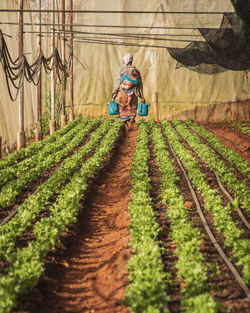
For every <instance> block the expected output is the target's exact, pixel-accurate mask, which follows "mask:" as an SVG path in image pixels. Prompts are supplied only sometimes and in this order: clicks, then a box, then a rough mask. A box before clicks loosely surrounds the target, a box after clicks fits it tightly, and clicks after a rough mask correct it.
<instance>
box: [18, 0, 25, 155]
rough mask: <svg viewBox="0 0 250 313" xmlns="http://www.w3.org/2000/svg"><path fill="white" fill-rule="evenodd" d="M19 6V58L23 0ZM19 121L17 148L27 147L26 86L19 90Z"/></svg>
mask: <svg viewBox="0 0 250 313" xmlns="http://www.w3.org/2000/svg"><path fill="white" fill-rule="evenodd" d="M18 7H19V10H20V11H19V27H18V52H19V59H21V58H22V57H23V0H18ZM18 122H19V130H18V132H17V150H20V149H22V148H23V147H25V133H24V86H23V85H22V87H21V88H20V90H19V98H18Z"/></svg>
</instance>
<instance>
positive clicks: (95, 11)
mask: <svg viewBox="0 0 250 313" xmlns="http://www.w3.org/2000/svg"><path fill="white" fill-rule="evenodd" d="M21 11H22V12H23V13H40V12H42V13H54V12H55V13H78V14H91V13H94V14H96V13H99V14H185V15H186V14H187V15H189V14H191V15H192V14H195V15H200V14H202V15H221V14H227V13H233V12H232V11H231V12H228V11H214V12H211V11H123V10H120V11H118V10H115V11H114V10H108V11H107V10H47V9H43V10H38V9H34V10H31V9H23V10H20V9H0V13H5V12H11V13H18V12H21Z"/></svg>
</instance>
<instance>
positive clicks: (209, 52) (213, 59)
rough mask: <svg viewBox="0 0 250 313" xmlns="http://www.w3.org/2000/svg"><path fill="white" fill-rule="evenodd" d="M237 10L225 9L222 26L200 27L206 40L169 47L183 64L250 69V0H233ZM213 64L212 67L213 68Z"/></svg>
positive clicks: (207, 69)
mask: <svg viewBox="0 0 250 313" xmlns="http://www.w3.org/2000/svg"><path fill="white" fill-rule="evenodd" d="M232 2H233V4H234V6H235V10H236V13H225V14H224V15H223V19H222V23H221V26H220V28H199V31H200V33H201V35H202V36H203V38H204V39H205V41H200V42H199V41H196V42H191V43H190V44H189V45H187V46H186V47H185V48H168V51H169V53H170V55H171V56H172V57H173V58H174V59H176V60H177V61H178V63H181V64H182V65H183V66H186V67H192V68H191V69H193V70H195V67H196V68H197V71H201V70H200V69H201V67H200V66H199V65H201V64H204V65H205V64H206V65H207V66H204V65H203V67H202V68H203V71H204V72H206V73H212V71H211V65H217V66H219V67H222V68H224V69H228V70H233V71H244V70H249V69H250V10H249V9H250V0H244V1H241V0H238V1H236V0H232ZM209 68H210V70H209Z"/></svg>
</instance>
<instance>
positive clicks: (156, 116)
mask: <svg viewBox="0 0 250 313" xmlns="http://www.w3.org/2000/svg"><path fill="white" fill-rule="evenodd" d="M155 121H156V122H160V119H159V106H158V92H156V93H155Z"/></svg>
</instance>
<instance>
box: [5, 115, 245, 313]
mask: <svg viewBox="0 0 250 313" xmlns="http://www.w3.org/2000/svg"><path fill="white" fill-rule="evenodd" d="M98 125H100V126H99V127H98V128H97V130H96V131H94V132H92V134H91V136H90V139H89V141H87V142H86V143H85V144H84V145H83V146H82V147H81V148H80V149H79V150H78V151H77V152H76V153H75V154H73V155H72V156H70V157H68V158H66V159H65V160H64V161H63V162H62V166H61V167H59V169H58V170H57V171H55V172H54V174H53V175H52V176H51V177H50V178H49V179H48V180H47V181H46V182H45V183H44V184H42V185H41V186H40V187H38V189H37V191H36V193H34V194H33V195H31V196H29V197H28V198H27V199H26V200H25V201H24V203H23V204H22V205H21V206H20V207H19V210H18V213H17V214H16V215H15V216H14V218H13V219H12V220H11V221H9V222H8V223H6V224H5V225H3V226H2V227H1V228H0V259H2V260H7V261H9V262H10V264H11V265H10V266H9V267H8V268H7V271H6V273H5V274H4V275H3V276H1V277H0V311H1V312H3V313H5V312H9V311H10V310H11V309H12V308H13V307H14V306H15V304H16V300H17V298H18V297H19V296H20V295H21V294H22V293H24V292H26V291H27V290H29V289H30V288H32V287H33V286H35V285H36V284H37V282H38V280H39V278H40V276H41V275H42V273H43V271H44V257H45V256H46V254H47V253H48V251H49V250H51V249H53V248H54V247H55V244H56V242H57V241H58V240H59V238H60V235H61V233H62V231H64V230H66V229H67V226H68V225H69V224H70V223H72V222H74V221H76V219H77V210H78V207H79V201H80V200H81V199H82V197H83V196H84V193H85V191H86V189H87V186H88V181H89V179H90V178H91V177H93V176H94V175H95V173H96V171H97V170H98V168H99V167H100V166H101V164H102V163H103V162H104V161H105V158H106V156H107V155H108V153H109V152H110V151H111V149H112V148H113V146H114V144H115V141H116V139H117V138H118V135H119V132H120V129H121V123H120V122H119V121H114V120H113V119H109V120H105V121H104V120H101V119H88V120H84V121H81V122H80V121H74V122H72V123H70V124H68V125H67V126H66V127H65V128H63V129H62V130H60V131H59V132H56V133H55V134H54V135H53V136H51V137H48V138H47V139H45V141H46V143H45V144H44V143H43V142H44V141H42V142H41V143H37V146H36V144H33V146H32V147H31V146H30V147H27V148H25V149H23V150H25V151H26V152H16V153H14V154H13V155H11V156H10V159H9V161H8V159H6V160H2V161H1V162H0V173H5V175H9V179H8V180H7V181H5V183H6V184H5V183H4V184H3V188H2V191H1V193H0V203H1V206H2V207H4V206H6V205H9V204H10V203H14V202H15V199H16V196H17V195H18V194H19V193H21V191H22V190H23V189H22V188H24V187H25V184H27V183H28V182H31V181H33V180H35V179H36V177H39V175H41V173H42V172H43V171H44V170H46V169H48V168H50V167H52V166H53V164H55V163H56V162H58V161H60V160H61V159H62V158H64V157H65V156H67V155H68V154H69V153H70V152H71V151H73V149H74V148H75V147H77V146H78V145H79V144H80V142H82V141H83V140H84V138H86V136H87V135H88V134H89V133H90V132H91V131H93V129H94V128H95V127H97V126H98ZM186 125H188V126H189V127H190V128H192V129H193V130H194V131H195V132H197V133H198V134H199V135H200V136H203V137H204V138H205V139H206V140H207V141H208V142H209V144H210V145H211V146H212V147H214V149H216V150H217V151H219V152H220V153H221V154H223V155H224V156H225V157H226V158H227V159H228V160H229V162H231V163H232V165H235V166H237V167H238V169H239V170H240V171H242V173H243V174H245V175H246V177H248V175H249V171H248V168H247V167H246V165H245V163H244V160H242V159H240V158H239V156H238V161H239V160H240V162H238V163H237V162H236V158H237V155H236V154H235V153H234V151H230V149H228V148H225V147H224V146H223V145H222V144H221V142H220V141H218V140H217V139H216V138H215V137H214V136H213V135H211V136H210V133H209V132H207V131H206V130H205V129H204V128H203V127H200V126H199V125H197V124H195V123H194V122H193V121H191V120H189V121H187V123H186ZM138 126H139V133H138V138H137V145H136V150H135V153H134V156H133V165H132V168H131V177H132V191H131V202H130V204H129V217H130V234H131V243H130V244H131V246H132V248H133V253H132V256H131V259H130V261H129V263H128V270H129V273H130V274H129V280H130V284H129V286H128V288H127V290H126V297H125V300H124V304H125V305H127V306H130V307H131V311H132V312H136V313H141V312H143V313H145V312H152V313H158V312H159V313H162V312H168V308H167V303H168V301H169V300H170V295H169V294H168V289H169V286H170V285H171V284H172V283H173V282H172V281H171V280H172V278H171V275H170V274H168V273H166V272H165V271H164V265H163V262H162V258H161V253H162V252H163V248H162V247H161V248H160V246H159V239H158V238H159V232H160V230H161V228H160V226H159V225H158V223H157V220H156V213H155V211H154V206H153V203H152V199H151V196H150V193H151V188H152V187H151V179H150V175H149V165H148V164H149V158H150V152H149V148H148V145H149V140H150V136H151V138H152V142H153V147H154V151H155V155H156V161H157V164H158V166H159V171H160V176H161V198H162V202H163V203H164V204H165V205H166V207H167V212H166V214H168V217H169V218H170V220H171V226H170V227H171V233H170V234H171V239H172V241H173V242H174V243H175V244H176V251H175V254H176V256H177V259H178V261H177V264H176V268H177V270H178V273H177V275H178V277H180V278H181V279H182V286H184V287H183V288H182V289H181V293H182V298H181V306H182V310H183V311H186V312H194V313H195V312H200V309H201V308H203V309H204V312H209V313H210V312H211V313H213V312H218V310H219V308H220V304H219V303H218V301H217V300H216V299H215V298H214V297H213V296H212V295H211V293H210V290H209V287H208V271H209V268H210V265H209V264H206V263H205V262H204V256H203V255H202V253H201V251H200V246H201V243H202V242H203V239H202V236H201V233H200V230H199V229H197V228H196V227H195V225H194V224H193V222H192V220H191V219H190V216H189V214H188V209H187V207H186V206H185V205H184V198H183V195H182V193H181V191H180V190H179V187H178V180H179V177H178V175H177V172H176V170H175V168H174V165H173V160H171V158H170V155H169V152H168V148H167V143H166V139H165V138H164V136H163V134H162V130H164V132H165V134H166V136H167V138H168V140H169V143H170V144H171V146H172V148H173V149H174V152H175V154H176V155H178V156H179V158H180V159H181V161H182V163H183V164H184V166H185V168H186V169H187V171H188V176H189V178H190V179H191V181H192V184H193V186H194V187H195V188H196V189H197V190H198V191H199V192H200V193H201V195H202V197H203V199H204V202H205V207H206V209H207V210H210V211H211V213H212V214H213V221H214V226H215V227H216V228H217V230H218V231H219V232H221V233H223V235H224V236H225V244H226V245H227V246H230V247H231V249H232V251H233V253H234V255H235V256H236V257H237V259H238V264H239V265H242V267H243V271H242V272H243V279H244V281H245V283H250V245H249V240H247V239H244V232H243V231H241V230H239V229H238V227H237V224H236V223H235V221H234V220H233V219H232V217H231V211H232V210H233V209H234V206H232V205H230V204H228V205H227V206H226V207H225V206H223V203H222V199H221V197H220V196H219V195H218V194H217V192H216V191H215V190H213V189H211V188H210V186H209V184H208V183H207V180H206V176H205V175H204V174H203V173H202V172H201V170H200V168H199V164H198V162H197V160H196V159H195V158H194V157H193V156H192V155H191V153H189V152H188V151H187V150H186V148H185V146H184V145H183V144H181V143H180V135H181V136H182V137H183V138H185V140H187V142H188V143H189V144H190V145H191V146H192V147H193V148H194V149H195V151H196V152H197V153H198V154H199V156H200V157H201V158H203V159H204V161H205V162H206V163H207V164H208V165H209V166H210V167H211V169H213V170H216V172H217V173H218V174H219V175H220V177H221V179H222V181H224V182H225V183H226V184H227V185H228V186H230V188H231V189H232V190H233V192H234V194H235V197H237V199H239V201H238V202H239V203H240V204H241V205H242V206H244V207H245V208H246V209H247V205H248V203H249V202H248V201H249V198H250V197H248V190H247V189H246V188H245V186H246V182H245V181H242V182H239V181H238V180H237V178H236V176H235V174H234V172H233V171H232V170H230V169H229V168H228V167H227V166H226V165H225V164H224V162H222V161H221V160H219V159H218V157H217V156H216V155H215V153H214V151H213V149H209V148H208V147H207V146H206V145H204V144H202V143H201V142H200V140H199V139H198V137H197V136H196V135H193V133H191V132H190V129H188V128H187V127H186V126H185V125H184V124H183V123H182V122H180V121H174V126H175V128H174V127H173V126H172V125H171V124H170V123H169V122H167V121H166V120H163V121H162V126H159V125H157V124H156V123H155V122H154V121H153V120H150V121H149V122H148V123H146V122H145V121H144V120H143V119H142V120H140V121H139V123H138ZM58 133H60V135H58ZM178 133H179V134H178ZM105 134H106V135H105ZM53 137H54V139H53ZM20 151H22V150H20ZM63 151H64V152H63ZM91 152H92V153H93V155H92V156H90V155H91ZM88 155H89V158H88V159H86V158H87V156H88ZM52 160H53V161H52ZM40 164H43V165H40ZM29 172H31V173H32V174H30V175H29V174H28V173H29ZM226 172H227V173H228V174H227V173H226ZM0 175H1V174H0ZM5 175H4V174H3V177H4V176H5ZM23 177H24V178H23ZM14 179H15V180H14ZM15 182H17V183H16V184H15ZM25 182H26V183H25ZM230 184H231V185H230ZM10 186H11V187H10ZM4 188H6V190H7V191H8V192H9V193H10V194H11V193H12V192H13V193H14V197H10V196H9V198H7V200H5V198H3V191H5V189H4ZM8 188H10V189H8ZM5 192H6V191H5ZM48 203H53V205H51V204H50V205H49V210H50V215H49V217H43V218H41V219H38V221H37V222H36V223H35V224H34V225H33V224H32V223H33V221H34V220H35V219H36V218H37V217H38V216H39V213H40V212H41V210H42V209H43V208H44V206H46V205H48ZM1 206H0V207H1ZM32 225H33V232H34V235H35V237H36V240H34V241H31V242H30V243H29V245H28V246H27V247H25V248H23V249H21V250H19V249H17V250H15V249H14V248H15V245H16V240H17V238H18V237H20V236H21V235H22V233H23V231H24V230H25V229H27V228H28V227H30V226H32Z"/></svg>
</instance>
